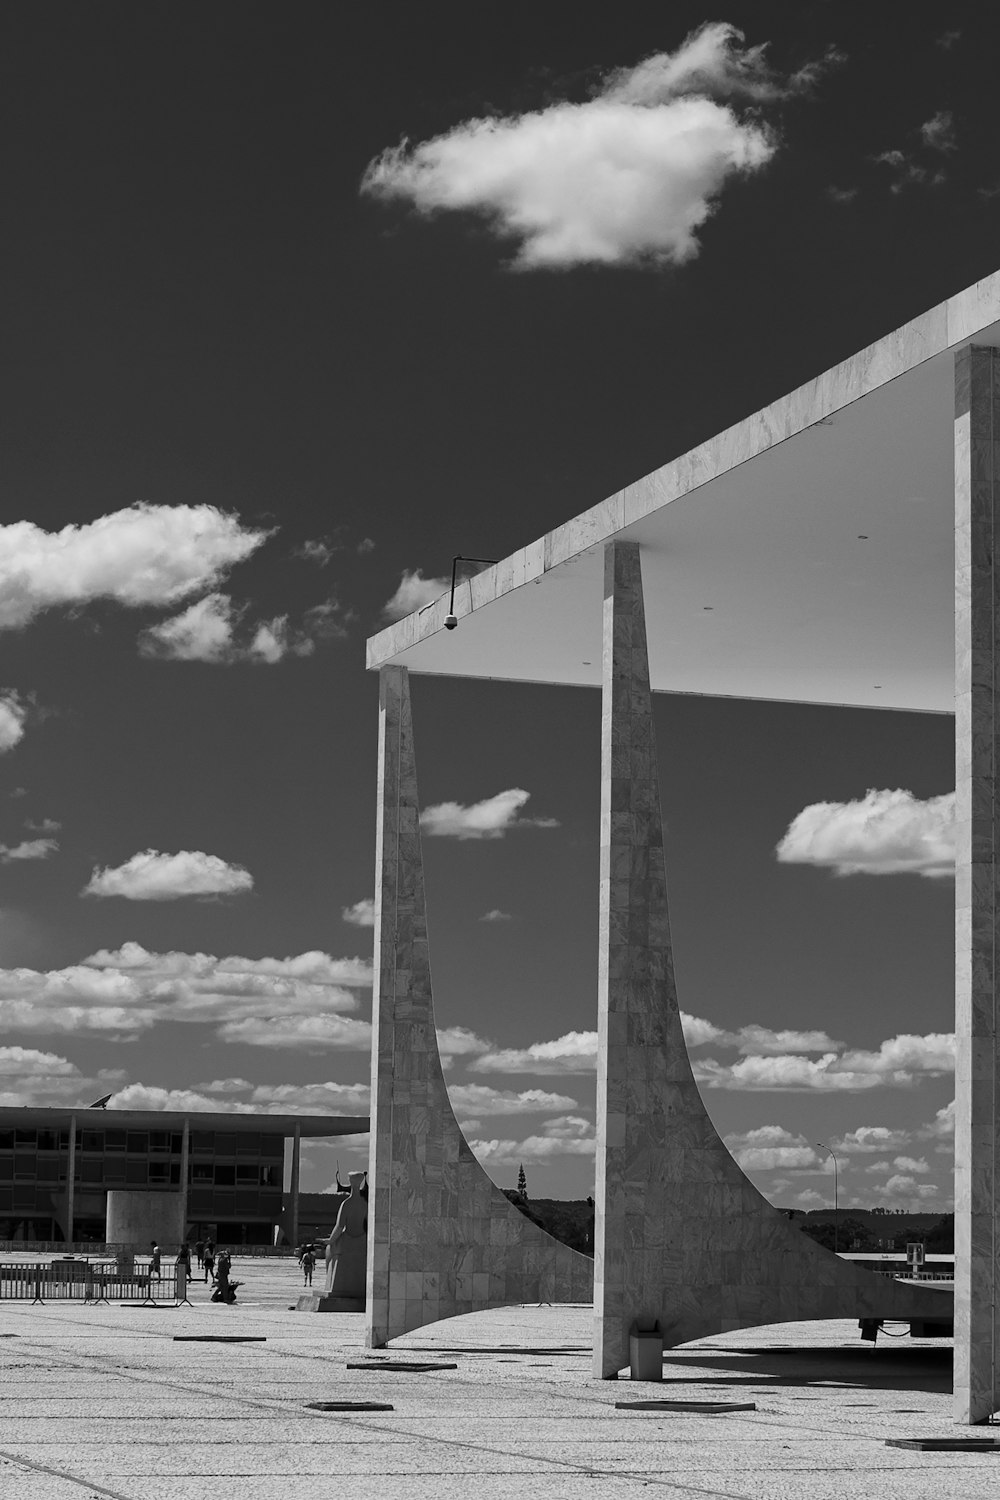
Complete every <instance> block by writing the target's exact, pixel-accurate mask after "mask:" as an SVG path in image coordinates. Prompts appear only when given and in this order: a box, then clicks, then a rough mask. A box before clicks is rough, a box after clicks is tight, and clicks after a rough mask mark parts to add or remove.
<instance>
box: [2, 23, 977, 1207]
mask: <svg viewBox="0 0 1000 1500" xmlns="http://www.w3.org/2000/svg"><path fill="white" fill-rule="evenodd" d="M939 14H940V16H941V17H942V19H940V20H938V21H935V22H933V23H930V24H920V25H917V24H915V23H914V12H913V9H912V7H905V8H904V7H903V6H900V5H896V4H886V5H882V6H878V7H873V6H870V5H865V6H862V5H859V4H852V3H847V4H837V5H834V4H832V3H821V0H813V3H808V0H807V3H803V4H800V5H796V6H794V7H791V6H787V5H778V4H754V5H747V4H744V5H739V4H733V5H730V6H728V7H725V8H723V9H722V10H721V11H716V12H713V13H706V12H705V11H704V10H703V9H701V8H699V7H697V6H694V5H689V4H684V3H681V4H676V5H673V6H671V7H668V8H664V7H663V6H658V5H652V4H625V5H624V6H617V7H612V8H610V9H609V8H599V7H583V8H581V7H578V6H572V7H571V6H569V5H567V4H562V3H552V4H550V5H546V6H538V5H527V4H519V3H512V4H508V5H505V6H504V7H502V8H501V7H493V8H484V7H475V6H468V5H452V4H446V3H440V0H438V3H435V0H431V3H429V4H428V5H425V6H421V7H412V6H406V5H403V4H400V3H386V4H379V3H373V4H370V5H367V6H363V7H354V8H344V7H330V6H328V5H325V4H313V3H309V0H299V3H296V4H295V5H291V6H282V7H274V6H265V5H261V4H257V3H251V4H246V3H241V4H239V5H236V4H230V3H228V0H216V3H213V4H212V5H211V6H198V5H193V4H179V5H178V4H170V5H167V4H159V3H157V4H148V5H144V6H134V5H131V4H120V3H114V0H104V3H102V4H100V5H96V6H79V5H76V4H68V3H64V0H49V3H44V4H38V5H34V6H30V7H8V8H7V9H6V11H5V12H4V14H3V15H2V16H0V56H2V57H3V59H4V61H3V65H2V66H3V70H4V80H3V88H2V91H0V100H2V103H0V109H2V111H3V116H4V119H3V131H2V137H3V139H4V140H5V142H6V147H5V158H6V159H5V164H4V181H5V210H6V213H5V218H6V224H5V230H4V235H3V237H2V241H0V267H2V281H0V284H2V287H3V293H2V296H3V343H4V354H5V358H4V360H3V362H2V365H0V422H2V427H3V441H2V442H0V645H2V657H0V661H2V667H0V1030H2V1036H0V1100H2V1102H4V1103H7V1104H21V1103H51V1104H63V1103H81V1104H87V1103H89V1102H90V1101H91V1099H94V1098H96V1097H98V1096H99V1095H101V1094H104V1093H106V1092H108V1091H113V1093H114V1098H113V1100H112V1105H111V1107H112V1108H114V1107H119V1108H123V1107H146V1108H149V1107H153V1108H156V1107H163V1108H179V1107H185V1108H187V1107H200V1108H206V1109H208V1108H211V1109H219V1108H234V1109H258V1108H260V1109H265V1110H272V1111H277V1110H281V1111H288V1110H296V1109H297V1110H304V1111H307V1112H328V1111H330V1112H334V1113H344V1114H350V1113H355V1114H364V1113H366V1112H367V1107H368V1094H367V1085H368V1076H369V1058H368V1041H369V1016H370V1003H371V940H372V931H371V925H370V923H371V913H370V905H369V903H370V901H371V897H372V881H373V876H372V870H373V860H374V796H375V774H376V737H377V699H378V691H377V688H378V685H377V681H376V680H375V678H374V677H373V676H372V675H370V674H367V673H366V672H365V669H364V641H365V638H366V636H368V635H370V634H372V633H374V632H375V631H376V630H378V629H379V628H380V627H381V626H382V624H384V623H385V622H386V621H387V620H388V619H391V618H393V617H394V616H396V615H398V614H399V613H401V612H405V611H406V610H407V609H408V608H411V607H415V606H418V605H419V604H421V603H423V602H424V601H425V600H426V599H427V598H429V597H434V596H435V595H436V594H437V593H438V592H439V591H440V589H441V587H442V582H441V580H443V579H444V578H446V577H447V575H448V572H449V569H450V564H451V558H452V556H453V555H454V554H455V553H459V552H461V553H466V554H471V555H474V556H485V557H503V556H505V555H506V554H507V553H508V552H510V551H512V550H514V549H515V548H517V547H520V546H523V545H524V544H525V543H527V542H529V541H530V540H532V539H534V538H535V537H537V536H539V535H541V534H542V533H543V532H545V531H547V530H549V529H551V528H552V527H554V526H556V525H558V524H560V523H561V522H563V521H565V520H567V519H568V518H569V517H571V516H573V515H575V514H577V513H578V512H580V511H582V510H584V509H586V508H587V507H588V506H590V505H592V504H594V503H595V502H597V501H598V500H600V499H602V498H603V497H604V496H605V495H606V494H609V493H612V492H613V491H615V490H617V489H620V488H621V487H622V485H623V484H624V483H627V482H629V481H631V480H633V479H635V478H637V477H639V476H640V475H642V474H644V473H646V472H649V471H650V470H652V469H654V468H657V467H659V466H660V465H662V464H663V463H665V462H667V461H668V460H669V459H671V458H673V457H675V456H677V455H678V454H681V453H683V452H685V451H687V450H688V449H690V448H691V447H693V446H695V445H696V444H697V443H699V442H700V441H703V440H704V439H706V438H708V437H710V436H711V435H712V434H713V433H715V432H718V431H720V430H722V429H723V428H725V427H726V426H728V425H730V424H731V423H733V422H735V421H738V420H740V419H741V418H742V417H744V416H746V415H748V414H749V413H751V412H753V411H756V410H757V409H759V408H760V407H761V406H763V405H765V404H766V403H767V402H769V401H771V400H773V399H775V398H777V397H778V396H780V395H782V394H784V393H785V392H786V391H788V390H790V389H792V388H793V387H794V386H796V385H797V384H799V383H801V382H802V381H804V380H806V379H809V378H811V377H812V376H814V375H816V374H817V373H819V372H820V371H822V370H824V369H826V368H828V367H829V366H830V365H832V364H834V363H836V362H837V361H838V360H840V359H843V358H845V357H846V356H848V355H849V354H851V353H852V352H854V351H855V350H856V349H857V348H860V347H862V346H863V345H865V344H867V343H870V342H871V341H873V340H874V339H876V338H877V337H879V336H881V335H882V334H884V333H886V332H888V331H890V330H891V329H892V328H894V327H896V326H898V325H899V324H901V323H903V322H905V321H906V320H907V319H909V318H911V317H913V316H915V315H916V314H918V313H919V312H921V311H923V310H924V309H925V308H927V307H930V306H933V305H934V304H936V303H938V302H939V301H941V300H942V299H943V298H945V297H947V296H949V295H951V294H952V293H954V292H956V291H958V290H960V289H961V288H962V287H964V286H966V285H969V284H971V283H972V282H974V281H975V280H977V279H978V278H979V277H981V276H984V275H986V274H988V273H990V272H991V271H993V270H995V269H996V265H997V261H998V258H1000V161H998V159H997V154H996V148H995V141H996V131H995V119H994V115H995V109H994V106H993V99H994V87H993V84H994V80H993V70H994V59H995V57H996V51H997V46H998V43H1000V19H994V18H992V17H991V16H990V15H989V14H988V8H987V7H983V6H981V5H975V4H961V3H959V4H955V5H953V6H951V7H949V9H948V10H947V12H940V13H939ZM412 687H413V705H414V719H415V732H416V746H417V760H418V772H419V778H420V788H421V798H422V802H423V805H424V808H425V822H424V833H425V839H424V856H425V865H426V875H427V890H428V909H429V927H430V935H431V945H432V946H431V957H432V972H433V979H434V987H435V1003H436V1008H437V1015H438V1023H439V1027H440V1028H441V1034H442V1047H443V1052H444V1055H445V1060H446V1066H447V1075H448V1078H449V1086H450V1088H451V1092H452V1099H453V1102H454V1104H455V1107H456V1110H457V1112H458V1114H459V1117H460V1119H462V1121H463V1123H464V1124H465V1127H466V1130H467V1134H468V1135H469V1137H470V1139H471V1140H472V1142H473V1144H474V1147H475V1149H476V1150H477V1153H478V1154H479V1156H480V1159H481V1160H482V1161H483V1162H484V1164H485V1165H486V1166H487V1167H488V1169H489V1170H490V1171H491V1172H492V1173H493V1175H494V1176H495V1178H496V1179H497V1181H499V1182H500V1184H501V1185H502V1186H513V1185H514V1183H515V1181H516V1176H517V1170H518V1166H519V1164H520V1163H522V1162H523V1164H524V1167H525V1173H526V1177H527V1182H528V1190H529V1193H530V1194H532V1195H534V1196H537V1197H542V1196H555V1197H579V1196H583V1195H584V1194H586V1193H587V1192H589V1191H591V1188H592V1183H593V1095H594V1072H593V1070H594V1041H593V1032H594V1027H595V1024H596V1014H595V1013H596V986H597V873H598V843H597V833H598V829H597V821H598V807H599V753H600V746H599V733H600V706H599V695H598V694H597V693H596V692H593V691H590V690H584V689H570V688H559V689H555V688H542V687H537V686H517V685H512V684H500V683H480V682H461V681H447V680H440V679H429V678H420V679H415V680H414V682H413V684H412ZM656 716H657V728H658V735H659V750H660V759H661V777H662V786H663V801H664V815H665V820H666V826H667V859H668V870H669V878H670V900H671V913H672V921H673V933H674V943H675V949H676V963H677V971H678V980H679V986H680V994H681V1003H682V1007H683V1009H684V1011H685V1014H686V1015H687V1016H688V1017H689V1020H688V1022H687V1031H688V1037H689V1042H690V1044H691V1048H692V1058H693V1059H694V1061H695V1066H696V1070H697V1072H698V1076H699V1078H700V1080H701V1082H702V1087H703V1093H704V1097H705V1100H706V1103H707V1105H708V1108H709V1110H710V1112H711V1114H712V1117H713V1119H714V1120H715V1122H716V1124H717V1126H718V1128H719V1130H720V1131H721V1132H722V1134H723V1135H724V1136H725V1138H726V1139H727V1140H728V1141H729V1143H730V1144H731V1146H732V1148H733V1149H734V1151H735V1152H736V1154H737V1156H738V1158H739V1159H740V1160H741V1161H742V1162H743V1163H744V1165H745V1166H746V1168H747V1170H748V1171H749V1172H750V1175H751V1176H752V1177H753V1180H754V1181H755V1182H757V1183H758V1185H759V1186H760V1187H761V1188H762V1190H763V1191H764V1192H765V1193H766V1194H767V1195H768V1196H769V1197H771V1198H772V1200H773V1201H775V1202H778V1203H781V1204H782V1205H783V1206H787V1207H805V1208H810V1207H822V1206H824V1205H826V1204H828V1203H830V1202H831V1200H832V1183H831V1174H832V1162H831V1160H830V1157H829V1156H828V1155H827V1153H826V1151H825V1150H821V1149H819V1147H818V1143H819V1142H822V1143H824V1146H825V1147H832V1148H833V1150H834V1152H835V1153H836V1154H837V1157H838V1161H839V1166H840V1172H839V1190H840V1202H841V1204H850V1203H857V1204H863V1205H865V1206H876V1205H879V1204H886V1205H888V1206H892V1207H909V1208H921V1209H924V1210H927V1209H931V1210H933V1209H937V1208H940V1209H941V1211H942V1212H944V1211H945V1210H947V1209H948V1208H949V1207H950V1205H951V1160H952V1158H951V1149H952V1148H951V1139H950V1127H951V1109H950V1102H951V1099H952V1093H953V1089H952V1068H953V1064H952V1045H951V1037H950V1033H951V1031H952V1028H953V985H952V977H951V976H952V959H951V951H952V902H953V885H952V880H951V867H952V862H953V854H952V848H953V843H952V831H951V821H952V816H953V806H952V801H951V794H952V792H953V789H954V768H953V749H952V736H953V725H952V721H951V720H950V719H949V718H946V717H933V716H928V717H923V716H919V715H911V714H902V713H892V714H887V713H877V712H873V711H851V710H841V709H833V708H816V707H776V706H774V705H763V704H754V703H740V702H734V701H728V700H727V701H718V700H710V699H696V698H680V699H677V698H666V697H663V698H658V699H657V703H656ZM366 1150H367V1147H366V1142H365V1141H364V1140H363V1139H362V1140H360V1141H358V1142H356V1143H355V1144H354V1145H351V1144H350V1143H345V1142H343V1141H338V1142H336V1143H334V1144H332V1145H330V1144H323V1143H315V1144H310V1145H309V1147H308V1148H307V1149H306V1150H305V1152H304V1167H303V1187H304V1188H306V1189H308V1190H316V1191H319V1190H323V1189H325V1188H327V1187H328V1186H329V1185H330V1183H331V1181H332V1178H333V1174H334V1171H335V1168H336V1166H337V1164H338V1163H339V1165H340V1167H341V1170H342V1171H344V1170H346V1169H347V1168H348V1167H350V1166H354V1165H356V1164H357V1163H358V1162H359V1161H360V1160H361V1159H362V1158H363V1157H364V1156H365V1154H366Z"/></svg>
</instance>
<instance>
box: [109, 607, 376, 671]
mask: <svg viewBox="0 0 1000 1500" xmlns="http://www.w3.org/2000/svg"><path fill="white" fill-rule="evenodd" d="M247 608H248V606H246V605H234V604H233V601H232V599H231V598H230V596H229V595H228V594H219V593H214V594H206V596H205V598H204V599H198V600H196V602H195V603H194V604H192V605H190V606H189V607H188V608H187V609H185V610H183V611H182V612H181V613H180V614H179V615H174V616H172V617H171V619H169V620H163V621H161V622H160V624H158V625H151V626H150V627H149V628H148V629H147V630H144V631H143V632H142V634H141V635H140V636H139V652H140V655H142V656H147V657H151V658H155V659H157V660H160V661H201V662H208V663H210V664H213V665H216V666H234V665H236V664H238V663H241V662H249V663H251V664H252V665H256V666H261V665H266V666H274V665H276V664H277V663H278V662H280V661H284V659H285V658H286V657H288V656H311V655H312V654H313V652H314V651H315V649H316V641H317V640H331V639H334V638H335V637H336V638H341V639H343V638H344V637H345V636H346V635H347V633H348V632H347V622H348V621H349V620H350V619H353V616H351V615H346V614H344V612H343V611H342V610H341V607H340V605H339V604H338V603H337V601H336V600H335V599H328V600H327V601H326V602H325V603H323V604H316V605H314V606H313V607H312V608H311V609H308V610H306V612H305V614H304V615H303V617H302V628H301V629H299V630H295V629H293V628H292V627H291V626H290V625H289V623H288V616H287V615H276V616H275V617H274V618H273V619H271V620H257V621H255V622H250V623H245V616H246V614H247Z"/></svg>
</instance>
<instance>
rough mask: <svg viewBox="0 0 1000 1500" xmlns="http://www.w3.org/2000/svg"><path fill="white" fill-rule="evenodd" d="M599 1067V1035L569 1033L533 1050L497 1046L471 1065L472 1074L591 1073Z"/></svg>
mask: <svg viewBox="0 0 1000 1500" xmlns="http://www.w3.org/2000/svg"><path fill="white" fill-rule="evenodd" d="M596 1067H597V1032H596V1031H567V1032H566V1034H565V1035H564V1036H560V1037H557V1038H556V1039H555V1040H554V1041H551V1042H533V1043H532V1044H531V1046H530V1047H494V1048H490V1049H489V1050H488V1051H486V1052H485V1053H483V1054H482V1055H481V1056H479V1057H477V1058H476V1059H475V1060H474V1061H473V1062H471V1063H470V1064H469V1072H470V1073H541V1074H544V1075H546V1076H553V1075H555V1074H559V1073H592V1072H593V1071H594V1069H595V1068H596Z"/></svg>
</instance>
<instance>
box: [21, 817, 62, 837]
mask: <svg viewBox="0 0 1000 1500" xmlns="http://www.w3.org/2000/svg"><path fill="white" fill-rule="evenodd" d="M24 826H25V828H27V829H28V830H29V831H30V832H31V833H58V832H59V830H60V828H61V827H62V824H61V823H57V822H56V820H55V818H43V819H42V820H41V822H40V823H35V822H33V821H32V819H31V818H26V819H25V823H24Z"/></svg>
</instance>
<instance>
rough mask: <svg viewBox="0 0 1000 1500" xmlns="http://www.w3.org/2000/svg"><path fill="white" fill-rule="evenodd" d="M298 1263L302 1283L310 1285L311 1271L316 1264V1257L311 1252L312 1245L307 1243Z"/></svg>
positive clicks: (311, 1282) (311, 1281)
mask: <svg viewBox="0 0 1000 1500" xmlns="http://www.w3.org/2000/svg"><path fill="white" fill-rule="evenodd" d="M299 1265H300V1266H301V1267H302V1285H303V1286H312V1284H313V1271H314V1269H315V1266H316V1257H315V1255H314V1254H313V1248H312V1245H307V1246H306V1247H305V1249H304V1250H303V1252H302V1254H301V1255H300V1257H299Z"/></svg>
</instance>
